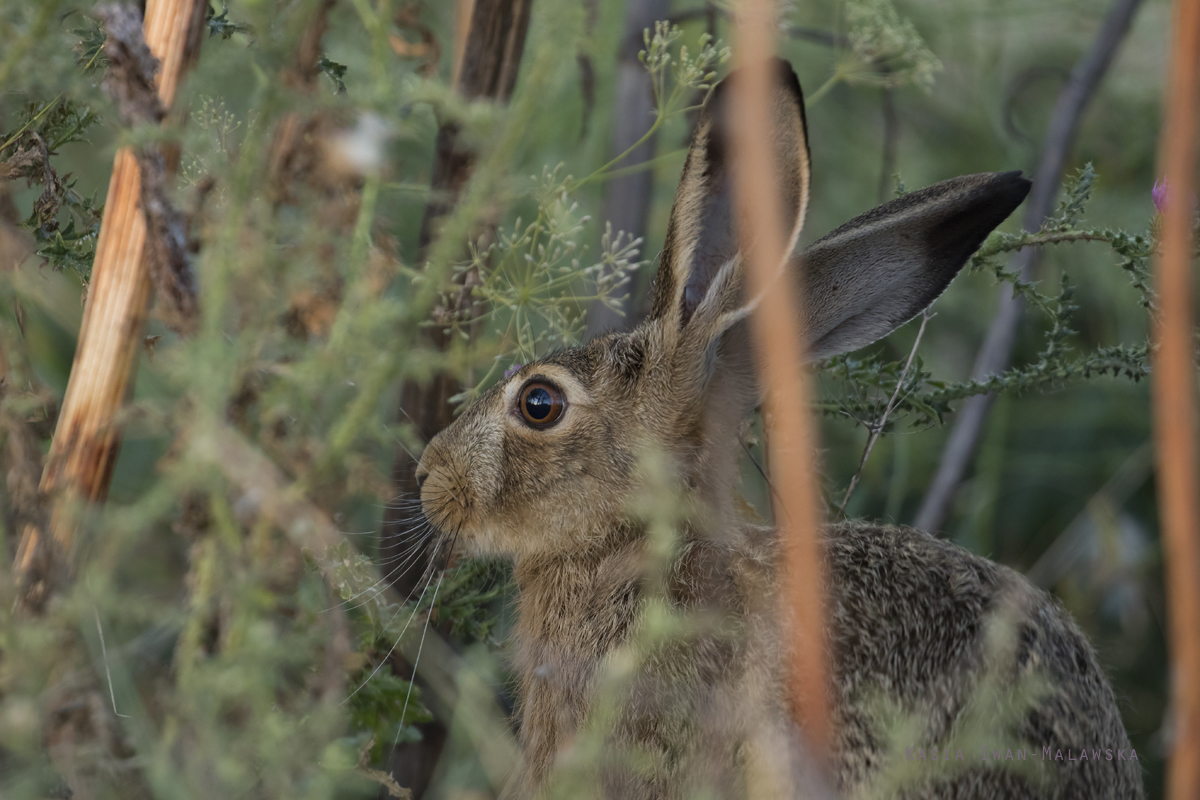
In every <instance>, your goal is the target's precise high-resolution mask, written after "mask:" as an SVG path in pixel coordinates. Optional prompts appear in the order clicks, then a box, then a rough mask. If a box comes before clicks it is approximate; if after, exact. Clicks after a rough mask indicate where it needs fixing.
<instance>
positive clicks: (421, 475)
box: [415, 464, 429, 492]
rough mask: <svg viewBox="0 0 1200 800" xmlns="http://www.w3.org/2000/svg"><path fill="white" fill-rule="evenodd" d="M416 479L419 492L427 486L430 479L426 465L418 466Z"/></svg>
mask: <svg viewBox="0 0 1200 800" xmlns="http://www.w3.org/2000/svg"><path fill="white" fill-rule="evenodd" d="M415 477H416V479H417V491H418V492H419V491H421V489H422V488H423V487H424V486H425V479H426V478H428V477H429V470H428V469H426V468H425V465H424V464H417V472H416V476H415Z"/></svg>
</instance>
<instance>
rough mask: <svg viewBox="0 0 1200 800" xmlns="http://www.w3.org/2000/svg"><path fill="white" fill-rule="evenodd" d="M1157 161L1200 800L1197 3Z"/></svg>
mask: <svg viewBox="0 0 1200 800" xmlns="http://www.w3.org/2000/svg"><path fill="white" fill-rule="evenodd" d="M1169 30H1171V31H1172V42H1171V61H1170V67H1169V72H1168V75H1169V78H1168V87H1167V88H1168V94H1167V96H1166V97H1165V98H1164V100H1163V127H1162V138H1161V139H1160V144H1159V163H1160V164H1161V165H1162V166H1161V170H1162V172H1163V174H1164V177H1165V178H1166V182H1167V187H1168V189H1167V196H1166V201H1165V202H1166V208H1165V209H1164V210H1163V238H1162V246H1161V248H1160V249H1159V251H1158V253H1157V257H1156V258H1155V270H1154V272H1155V275H1154V283H1155V288H1156V294H1157V296H1158V301H1159V312H1160V316H1159V318H1158V320H1157V322H1158V324H1157V326H1156V328H1157V330H1156V331H1155V336H1156V338H1157V339H1158V348H1157V351H1156V352H1155V353H1154V371H1153V373H1152V375H1151V379H1152V380H1153V381H1154V383H1153V389H1154V391H1153V392H1151V398H1152V401H1153V410H1154V444H1155V449H1156V451H1157V456H1158V458H1157V461H1158V481H1157V483H1158V502H1159V508H1160V511H1159V513H1160V515H1161V519H1162V540H1163V564H1164V568H1165V573H1166V574H1165V584H1166V594H1167V622H1168V626H1169V627H1168V641H1169V643H1170V654H1171V670H1170V675H1171V678H1172V692H1171V700H1172V705H1173V706H1174V709H1175V736H1174V746H1173V748H1172V752H1171V754H1170V756H1169V759H1170V760H1169V761H1168V763H1167V792H1166V797H1167V798H1168V800H1191V799H1192V798H1196V797H1200V508H1198V507H1197V500H1196V486H1197V485H1200V474H1197V473H1198V470H1197V463H1196V432H1197V422H1196V387H1195V384H1196V362H1195V343H1194V342H1195V339H1194V337H1195V332H1196V331H1195V326H1194V323H1193V321H1192V275H1191V270H1192V258H1193V252H1192V245H1193V243H1192V225H1193V224H1194V222H1193V216H1194V212H1193V207H1194V206H1193V201H1192V198H1193V197H1194V195H1193V194H1192V192H1193V188H1194V187H1195V172H1196V128H1197V121H1196V114H1197V111H1198V110H1200V109H1198V108H1197V106H1198V105H1200V103H1198V99H1200V3H1196V2H1195V0H1176V2H1175V15H1174V24H1173V25H1172V26H1171V27H1170V29H1169Z"/></svg>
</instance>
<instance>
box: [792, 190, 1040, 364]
mask: <svg viewBox="0 0 1200 800" xmlns="http://www.w3.org/2000/svg"><path fill="white" fill-rule="evenodd" d="M1029 187H1030V183H1029V181H1027V180H1025V179H1024V178H1023V177H1021V173H1020V172H988V173H981V174H979V175H964V176H962V177H960V178H952V179H950V180H948V181H942V182H941V183H937V184H934V185H933V186H930V187H928V188H925V189H922V190H920V191H917V192H912V193H911V194H906V195H904V196H903V197H900V198H898V199H896V200H893V201H891V202H890V203H885V204H884V205H881V206H879V207H878V208H875V209H872V210H871V211H868V212H867V213H866V214H863V215H862V216H860V217H857V218H855V219H852V220H851V221H850V222H847V223H846V224H845V225H843V226H841V227H840V228H838V229H837V230H835V231H834V232H833V233H831V234H829V235H828V236H825V237H824V238H822V239H820V240H819V241H817V242H816V243H814V244H813V245H812V246H811V247H809V248H808V249H807V250H805V251H804V253H803V254H801V255H800V257H799V264H797V265H796V269H797V270H798V271H799V274H800V275H801V276H802V279H803V284H804V294H803V297H804V314H805V323H806V324H805V330H806V331H807V332H808V337H809V342H810V344H809V353H810V355H811V357H812V358H825V357H826V356H831V355H834V354H836V353H842V352H846V351H849V350H855V349H857V348H859V347H862V346H864V345H867V344H870V343H871V342H873V341H875V340H876V339H879V338H880V337H882V336H886V335H887V334H888V333H890V332H891V331H893V330H895V329H896V328H898V327H899V326H900V325H903V324H904V323H905V322H907V321H908V320H910V319H912V318H913V317H914V316H916V315H917V314H919V313H920V312H921V310H922V309H924V308H925V307H926V306H928V305H929V304H930V303H932V302H933V301H934V300H935V299H936V298H937V296H938V295H940V294H941V293H942V292H943V291H944V290H945V289H946V287H947V286H948V285H949V284H950V281H951V280H952V279H953V278H954V276H955V275H957V274H958V271H959V270H960V269H962V266H963V264H965V263H966V262H967V259H968V258H970V257H971V254H972V253H974V252H975V250H976V249H977V248H978V247H979V245H981V244H983V240H984V239H986V238H987V235H988V234H989V233H991V232H992V229H993V228H995V227H996V226H997V225H999V224H1000V223H1001V222H1003V221H1004V220H1005V218H1006V217H1008V215H1009V214H1011V213H1012V211H1013V209H1015V208H1016V207H1017V206H1019V205H1020V204H1021V201H1022V200H1024V199H1025V195H1026V194H1028V193H1029Z"/></svg>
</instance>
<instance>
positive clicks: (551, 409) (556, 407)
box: [518, 381, 565, 428]
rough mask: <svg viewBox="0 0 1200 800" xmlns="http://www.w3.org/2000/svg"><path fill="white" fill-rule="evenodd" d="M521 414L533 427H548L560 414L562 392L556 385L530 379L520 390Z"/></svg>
mask: <svg viewBox="0 0 1200 800" xmlns="http://www.w3.org/2000/svg"><path fill="white" fill-rule="evenodd" d="M518 402H519V403H520V406H521V416H522V417H524V418H525V421H526V422H528V423H529V424H530V425H532V426H533V427H535V428H548V427H550V426H551V425H553V424H554V423H555V422H558V418H559V417H561V416H562V412H563V406H564V405H565V403H564V402H563V394H562V392H561V391H560V390H559V389H558V387H557V386H552V385H550V384H548V383H543V382H541V381H531V382H530V383H529V384H527V385H526V386H525V388H524V389H522V390H521V398H520V400H519V401H518Z"/></svg>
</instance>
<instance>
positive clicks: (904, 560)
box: [418, 63, 1142, 800]
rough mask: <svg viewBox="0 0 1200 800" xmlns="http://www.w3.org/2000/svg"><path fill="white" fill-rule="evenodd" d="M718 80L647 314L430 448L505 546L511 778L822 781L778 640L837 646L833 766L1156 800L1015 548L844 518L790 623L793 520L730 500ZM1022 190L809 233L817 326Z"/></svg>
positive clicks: (708, 784)
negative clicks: (804, 619)
mask: <svg viewBox="0 0 1200 800" xmlns="http://www.w3.org/2000/svg"><path fill="white" fill-rule="evenodd" d="M778 76H779V85H778V86H777V87H776V91H775V94H774V103H775V108H774V114H773V118H774V119H775V120H776V125H777V127H778V129H777V130H776V131H775V136H774V137H773V139H772V142H771V145H772V149H773V151H774V152H773V155H774V157H775V159H776V163H777V165H778V167H779V174H780V175H781V176H783V178H784V179H785V180H784V181H783V183H784V186H783V189H784V191H783V197H782V198H781V200H782V206H783V208H784V209H785V210H786V211H787V213H789V214H790V215H791V216H792V218H793V219H794V221H795V225H794V228H793V231H792V243H793V244H794V243H795V241H796V238H797V236H798V234H799V230H800V224H801V221H802V218H803V213H804V207H805V205H806V203H807V197H808V149H807V140H806V135H805V131H804V122H803V99H802V97H801V95H800V87H799V85H798V83H797V82H796V79H795V76H794V75H793V74H792V72H791V70H790V68H788V67H787V65H786V64H782V63H780V64H779V69H778ZM725 85H726V84H722V86H721V87H718V88H717V90H716V92H715V94H714V95H713V97H712V98H710V101H709V102H708V104H707V105H706V109H705V112H704V114H702V116H701V119H700V121H699V123H698V125H697V130H696V133H695V135H694V137H693V140H692V147H691V150H690V152H689V154H688V159H687V162H686V164H685V167H684V174H683V178H682V180H681V183H680V188H679V191H678V193H677V195H676V202H675V207H674V209H673V211H672V215H671V225H670V228H669V230H668V233H667V238H666V243H665V245H664V250H663V255H662V263H661V266H660V268H659V272H658V277H657V279H656V282H655V288H654V310H653V312H652V313H651V315H650V317H649V318H648V319H647V320H646V321H645V322H643V323H642V324H641V325H639V326H638V327H637V328H635V329H634V330H632V331H629V332H628V333H618V334H608V335H605V336H602V337H600V338H598V339H595V340H593V341H591V342H589V343H588V344H586V345H584V346H582V347H579V348H574V349H569V350H565V351H562V352H559V353H556V354H553V355H551V356H548V357H546V358H544V359H542V360H541V361H538V362H536V363H533V364H527V365H525V366H523V367H520V368H519V369H517V370H516V371H515V372H514V373H513V374H511V375H509V376H506V378H505V379H504V380H503V381H501V382H500V383H499V384H497V385H496V386H494V387H493V388H492V389H491V390H489V391H488V392H487V393H485V394H484V395H483V396H482V397H481V398H479V400H477V401H476V402H475V403H474V404H472V405H471V406H470V407H469V408H468V409H466V410H465V411H464V412H463V414H462V415H461V416H460V417H459V418H458V419H457V420H456V421H455V422H454V424H452V425H451V426H450V427H448V428H447V429H446V430H445V431H443V432H442V433H441V434H439V435H438V436H437V437H436V438H435V439H434V440H433V441H432V442H430V444H429V447H428V448H427V449H426V451H425V453H424V455H423V456H422V459H421V466H420V468H419V470H418V480H419V481H420V482H421V483H422V493H421V498H422V502H423V505H424V508H425V511H426V514H427V516H428V517H429V519H430V521H431V522H432V523H433V525H434V527H435V529H436V530H437V531H438V532H439V534H440V536H439V542H440V543H441V545H442V546H446V547H457V548H461V549H463V550H465V551H466V552H467V553H474V554H503V555H507V556H509V557H511V558H512V559H513V560H514V576H515V579H516V582H517V584H518V592H519V593H518V600H517V604H518V606H517V611H518V615H517V624H516V628H515V632H514V639H515V642H514V645H515V646H514V655H515V667H516V671H517V674H518V689H519V696H520V698H519V699H520V720H521V722H520V738H521V741H522V744H523V748H524V753H525V763H524V765H523V767H522V770H521V777H520V779H519V781H518V782H517V783H515V784H514V786H515V787H516V791H515V794H516V795H517V796H521V797H525V796H533V795H535V794H539V793H542V794H545V795H546V796H554V797H571V798H576V797H584V796H588V795H593V796H594V795H600V796H604V797H610V798H622V799H624V798H684V797H688V798H690V797H701V796H703V797H718V798H759V797H773V796H784V797H812V798H822V797H826V796H828V794H827V793H826V791H827V790H825V789H823V788H822V783H821V780H820V779H819V775H820V774H821V773H820V770H818V769H815V768H814V767H813V763H812V762H811V760H808V756H806V754H807V753H809V752H810V751H809V750H808V748H806V747H805V746H804V744H803V739H804V734H803V728H804V721H803V720H800V721H799V724H798V723H797V722H796V721H794V715H793V714H792V713H791V712H790V710H789V708H788V705H787V702H786V699H785V698H786V697H787V692H786V691H785V690H784V685H785V674H786V669H785V668H786V664H787V662H788V659H789V657H790V656H791V653H789V652H788V650H787V647H826V648H827V650H828V655H829V661H830V664H831V670H832V674H831V676H830V685H829V687H828V688H829V691H830V695H829V697H830V707H831V709H832V713H833V720H832V722H833V725H832V728H833V731H834V733H833V741H832V742H830V744H829V749H830V753H829V755H830V767H831V772H832V775H831V778H832V780H833V782H834V784H835V786H834V787H833V789H832V791H835V792H840V793H841V794H842V795H843V796H847V797H864V796H871V797H875V796H880V797H896V796H898V797H906V798H933V797H954V798H964V799H965V798H973V799H974V800H999V799H1000V798H1005V800H1009V799H1011V800H1017V798H1060V799H1061V800H1068V799H1072V800H1073V799H1074V798H1079V799H1080V800H1083V798H1088V799H1089V800H1090V799H1091V798H1139V797H1140V796H1141V792H1142V789H1141V779H1140V771H1139V763H1138V762H1137V761H1131V760H1129V758H1130V751H1129V743H1128V739H1127V738H1126V736H1125V733H1124V731H1123V729H1122V727H1121V720H1120V714H1119V712H1118V710H1117V708H1116V703H1115V700H1114V698H1113V694H1112V690H1111V689H1110V688H1109V685H1108V683H1107V681H1106V680H1105V678H1104V674H1103V671H1102V670H1101V668H1100V666H1099V664H1098V663H1097V660H1096V656H1095V654H1094V653H1093V651H1092V650H1091V648H1090V647H1089V646H1088V644H1087V641H1086V639H1085V638H1084V637H1083V635H1082V634H1081V633H1080V632H1079V630H1078V629H1077V628H1076V627H1075V626H1074V625H1073V624H1072V623H1071V621H1070V619H1069V618H1068V616H1067V615H1066V613H1065V612H1063V611H1062V610H1061V609H1060V608H1059V607H1058V606H1057V605H1056V604H1055V603H1054V602H1053V600H1051V598H1050V597H1049V596H1048V595H1046V594H1045V593H1044V592H1041V591H1038V590H1036V589H1034V588H1033V587H1032V586H1031V585H1030V584H1029V583H1028V582H1026V581H1025V580H1024V579H1022V578H1021V577H1020V576H1018V575H1017V574H1016V573H1014V572H1012V571H1011V570H1008V569H1005V568H1004V567H1000V566H997V565H996V564H993V563H991V562H989V561H987V560H985V559H981V558H978V557H976V556H973V555H971V554H969V553H967V552H966V551H964V550H962V549H960V548H957V547H955V546H953V545H950V544H947V543H945V542H941V541H939V540H937V539H935V538H933V537H931V536H929V535H927V534H924V533H920V532H917V531H912V530H907V529H903V528H885V527H880V526H871V525H840V526H833V527H831V528H829V529H828V530H827V532H826V535H825V537H824V552H825V561H826V564H825V567H826V569H825V575H826V579H827V585H826V587H825V595H826V596H827V597H828V598H829V605H828V609H827V631H826V634H827V637H828V638H827V640H826V642H825V643H823V644H822V643H819V642H818V643H814V642H794V641H792V640H791V639H790V637H789V636H788V635H787V629H788V625H787V624H786V620H785V619H784V617H783V615H782V602H781V600H780V592H779V586H778V585H777V584H778V579H777V576H776V575H775V572H774V565H775V564H776V562H777V561H778V559H777V558H776V552H775V551H776V545H775V541H774V536H773V534H772V533H771V531H770V530H769V529H765V528H759V527H755V526H751V525H749V524H747V523H746V522H745V521H744V520H743V519H742V518H741V516H740V515H739V513H738V511H737V507H738V506H737V503H736V501H735V498H736V486H737V480H738V459H739V447H738V440H737V436H738V429H739V426H740V425H741V422H742V419H743V417H744V416H745V415H746V414H747V412H748V411H749V410H750V409H751V408H752V407H753V406H754V405H755V404H756V403H757V402H758V397H759V390H758V387H757V384H756V380H755V372H754V369H753V351H752V349H751V348H750V346H749V342H748V332H747V325H746V324H745V318H746V316H747V314H748V313H749V312H750V309H751V308H752V306H753V298H747V297H745V296H744V292H743V291H742V288H741V280H740V274H741V267H740V257H739V256H738V253H737V236H736V231H734V230H733V229H732V225H733V217H734V215H733V210H732V205H731V202H730V194H731V189H730V186H729V183H728V173H729V165H728V160H729V158H730V155H731V154H730V151H729V147H728V141H727V133H726V130H725V128H726V126H727V125H729V124H731V123H730V121H729V120H726V119H725V117H724V114H723V107H724V101H723V99H722V98H723V96H724V94H725V92H726V91H727V90H726V89H725V88H724V87H725ZM1028 189H1029V184H1028V181H1025V180H1024V179H1022V178H1021V177H1020V175H1019V174H1018V173H994V174H980V175H972V176H966V177H962V178H956V179H953V180H949V181H944V182H942V183H940V184H936V185H934V186H931V187H928V188H927V189H924V190H921V191H919V192H914V193H912V194H909V195H906V196H904V197H903V198H900V199H898V200H895V201H893V202H891V203H888V204H885V205H884V206H881V207H879V208H877V209H875V210H873V211H871V212H868V213H867V214H864V215H863V216H861V217H859V218H857V219H855V220H853V221H851V222H849V223H847V224H846V225H843V226H842V227H841V228H838V229H837V230H836V231H834V232H833V233H832V234H830V235H829V236H826V237H825V238H823V239H821V240H820V241H819V242H817V243H816V244H814V245H813V246H811V247H810V248H809V249H808V250H806V251H805V252H804V254H803V255H802V256H801V258H800V259H799V262H793V264H792V266H793V269H792V275H793V276H794V277H795V278H796V279H797V280H798V281H799V282H800V283H801V284H803V287H804V292H803V296H804V299H805V305H804V307H803V310H802V313H803V315H804V318H805V323H806V331H807V333H808V336H809V351H810V352H811V353H812V354H813V355H814V356H818V357H819V356H826V355H830V354H833V353H836V352H841V351H844V350H849V349H853V348H856V347H861V346H862V345H864V344H867V343H869V342H871V341H873V340H875V339H877V338H879V337H880V336H883V335H885V334H886V333H888V332H889V331H891V330H892V329H894V328H895V327H896V326H897V325H899V324H901V323H902V322H904V321H905V320H907V319H909V318H911V317H912V316H913V315H914V314H916V313H918V312H919V311H920V310H921V309H922V308H925V307H926V306H927V305H928V304H929V303H930V302H932V301H933V299H934V298H936V297H937V296H938V294H940V293H941V292H942V291H943V290H944V289H945V288H946V286H947V284H948V283H949V282H950V280H951V279H952V278H953V277H954V275H955V274H956V273H957V272H958V271H959V269H960V268H961V267H962V265H963V263H964V262H965V261H966V259H967V258H968V257H969V256H970V254H971V253H972V252H974V251H975V249H976V248H977V247H978V246H979V244H980V243H981V242H982V241H983V239H984V238H985V237H986V236H987V234H988V233H989V232H990V231H991V230H992V229H993V228H994V227H995V226H996V225H998V224H999V223H1000V222H1001V221H1002V220H1003V219H1004V218H1005V217H1007V216H1008V215H1009V213H1010V212H1011V211H1012V210H1013V209H1014V208H1015V207H1016V206H1017V205H1018V204H1019V203H1020V202H1021V200H1022V199H1023V198H1024V196H1025V194H1026V193H1027V192H1028ZM651 464H653V465H657V466H655V467H654V470H655V471H654V477H655V481H656V482H657V483H658V484H659V485H660V487H662V486H674V487H676V489H677V491H678V493H679V495H680V497H679V498H678V502H674V503H673V504H672V505H673V506H674V507H677V510H679V511H681V512H682V516H678V517H677V518H676V519H675V520H674V521H675V522H677V523H679V524H678V526H677V527H679V528H680V530H679V531H678V539H677V540H676V541H675V545H674V546H673V547H672V546H669V544H664V541H663V539H662V536H661V535H658V534H653V532H654V531H657V530H660V529H661V528H662V526H663V525H664V524H667V527H670V525H669V524H668V523H664V522H663V520H662V519H659V520H658V522H657V523H656V522H654V521H653V520H654V519H655V516H654V513H651V512H650V511H648V510H647V505H648V503H649V505H651V506H656V507H658V508H659V510H660V511H661V510H662V508H664V507H665V506H664V503H663V502H662V500H661V499H660V498H659V497H657V496H651V497H647V490H646V485H647V483H648V481H647V480H646V472H645V470H646V467H647V466H648V465H651ZM671 491H672V490H671V489H669V488H668V489H663V488H660V489H659V490H658V492H659V493H660V494H666V495H669V494H670V493H671ZM668 516H670V514H668ZM656 526H657V527H656ZM680 620H682V621H683V622H682V623H681V622H680ZM898 737H900V738H898ZM904 737H910V738H911V741H908V740H905V739H904ZM908 748H911V751H910V750H909V749H908ZM985 748H986V752H987V754H988V760H986V761H985V760H984V753H985ZM1044 748H1050V754H1051V758H1052V759H1054V760H1051V761H1048V760H1043V759H1044V756H1045V755H1046V751H1045V750H1044ZM1082 749H1086V750H1087V753H1088V756H1089V757H1088V759H1087V760H1082V758H1081V755H1080V752H1079V751H1080V750H1082ZM1060 750H1061V751H1063V752H1064V754H1065V755H1064V756H1063V758H1062V760H1058V759H1059V751H1060ZM959 751H962V759H961V760H959V759H958V755H959ZM1009 751H1013V759H1012V760H1010V759H1009ZM1097 751H1098V754H1099V758H1097V757H1096V756H1095V755H1092V754H1093V753H1096V752H1097ZM935 752H936V753H937V755H938V758H937V759H936V760H935V759H934V758H933V754H934V753H935ZM1110 752H1111V753H1112V759H1111V760H1110V759H1109V753H1110ZM1019 753H1023V754H1024V756H1025V757H1024V760H1017V759H1019V758H1020V756H1019ZM946 755H949V756H950V760H949V761H947V759H946V758H945V756H946ZM1068 759H1070V760H1068ZM1031 767H1032V768H1033V769H1031ZM1039 768H1040V769H1039ZM1038 775H1040V776H1041V777H1040V779H1039V778H1038ZM1042 779H1044V780H1042ZM1039 780H1042V782H1039Z"/></svg>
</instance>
